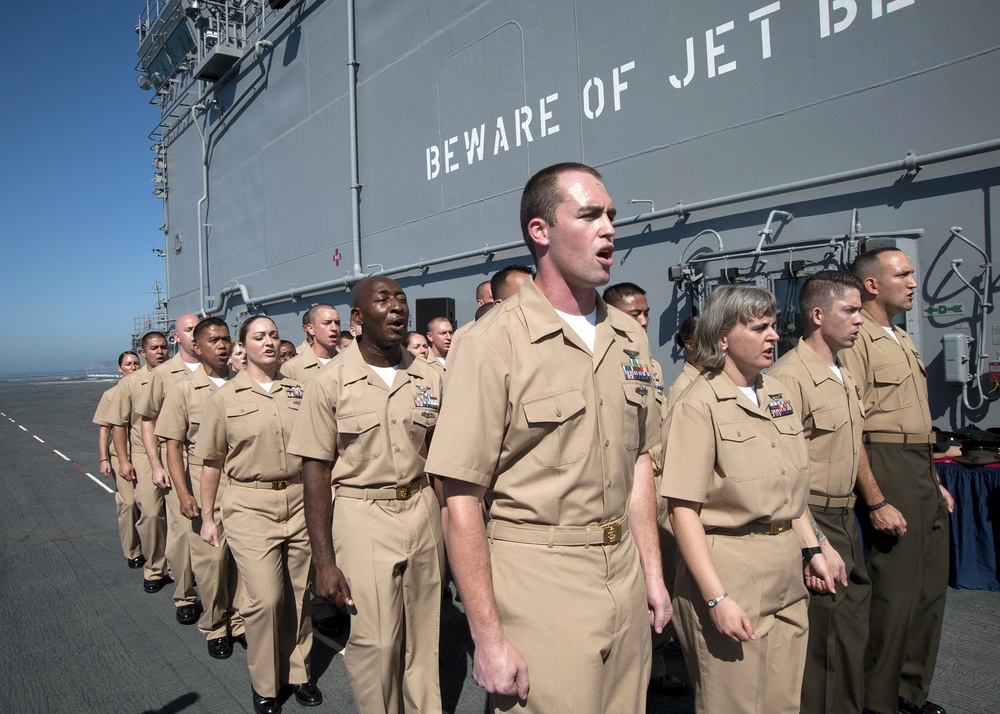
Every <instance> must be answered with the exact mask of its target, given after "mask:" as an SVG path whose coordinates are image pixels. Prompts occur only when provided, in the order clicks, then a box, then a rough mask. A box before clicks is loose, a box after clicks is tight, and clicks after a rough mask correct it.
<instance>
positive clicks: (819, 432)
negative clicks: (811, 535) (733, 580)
mask: <svg viewBox="0 0 1000 714" xmlns="http://www.w3.org/2000/svg"><path fill="white" fill-rule="evenodd" d="M799 312H800V314H801V316H802V321H803V324H804V325H805V327H804V330H805V336H804V337H803V338H802V339H801V340H800V341H799V343H798V345H797V346H796V347H795V349H794V350H792V351H791V352H788V353H786V354H784V355H782V357H781V359H779V360H778V361H777V362H775V364H774V366H773V367H772V368H771V369H769V370H768V375H769V376H771V377H774V378H775V379H777V380H778V381H780V382H781V383H782V384H784V385H785V387H786V388H787V389H786V392H785V396H786V397H787V398H788V400H789V401H790V402H791V404H792V407H793V408H794V409H795V410H796V411H797V412H798V413H799V415H800V417H801V419H802V424H803V426H804V427H805V431H804V433H805V437H806V442H807V444H808V445H809V510H810V511H811V513H812V515H813V518H814V520H815V521H816V528H817V531H816V536H817V538H819V541H820V545H821V546H822V548H823V554H824V555H825V556H826V559H827V562H828V563H829V564H830V567H831V569H832V570H833V574H834V578H835V579H836V580H838V581H839V582H840V583H841V584H843V585H844V586H845V587H842V588H838V589H837V592H835V593H827V594H813V596H812V597H811V598H810V600H809V648H808V652H807V656H806V668H805V674H804V676H803V679H802V711H804V712H815V713H816V714H823V713H824V712H825V713H826V714H831V713H833V712H843V713H844V714H857V713H858V712H860V711H861V708H862V707H863V706H864V652H865V646H866V645H867V644H868V607H869V601H870V598H871V581H870V580H869V579H868V572H867V571H866V570H865V562H864V554H863V552H862V549H861V538H860V536H859V534H858V528H857V525H856V524H855V520H854V511H853V507H854V501H855V498H854V481H855V475H856V474H857V471H858V460H859V459H864V461H865V464H866V465H867V458H865V454H864V449H863V448H862V443H861V431H862V428H863V427H864V414H863V412H862V407H861V390H860V389H858V386H857V384H855V382H854V378H853V377H851V374H850V372H848V371H847V370H846V369H845V368H844V367H843V366H842V365H841V363H840V361H839V360H838V359H837V355H838V354H839V353H840V352H841V351H842V350H844V349H846V348H848V347H850V346H851V345H853V344H854V341H855V340H856V339H857V338H858V334H859V329H860V327H861V323H862V318H861V283H860V281H859V280H858V279H857V278H855V277H854V276H853V275H851V274H850V273H846V272H835V271H825V272H820V273H816V274H815V275H813V276H811V277H810V278H809V279H808V280H806V282H805V284H804V285H803V286H802V288H801V290H800V292H799Z"/></svg>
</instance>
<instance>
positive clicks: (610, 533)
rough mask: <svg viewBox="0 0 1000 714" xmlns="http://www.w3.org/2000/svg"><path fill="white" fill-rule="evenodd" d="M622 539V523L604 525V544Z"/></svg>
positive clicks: (611, 543) (612, 543) (610, 543)
mask: <svg viewBox="0 0 1000 714" xmlns="http://www.w3.org/2000/svg"><path fill="white" fill-rule="evenodd" d="M621 539H622V524H621V523H612V524H611V525H610V526H604V545H614V544H615V543H617V542H618V541H620V540H621Z"/></svg>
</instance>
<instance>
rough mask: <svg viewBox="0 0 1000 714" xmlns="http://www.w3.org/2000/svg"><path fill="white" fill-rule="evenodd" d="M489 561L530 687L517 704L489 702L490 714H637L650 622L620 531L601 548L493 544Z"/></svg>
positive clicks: (628, 539) (504, 621) (503, 618)
mask: <svg viewBox="0 0 1000 714" xmlns="http://www.w3.org/2000/svg"><path fill="white" fill-rule="evenodd" d="M490 558H491V564H492V574H493V588H494V591H495V595H496V601H497V609H498V612H499V615H500V624H501V625H502V626H503V629H504V633H505V634H506V636H507V639H508V640H510V642H511V643H512V644H513V645H514V646H515V647H516V648H517V649H518V651H519V652H520V653H521V655H522V656H523V657H524V659H525V661H526V662H527V663H528V679H529V681H530V687H531V691H530V692H529V693H528V698H527V700H526V701H525V702H518V700H517V698H516V697H509V696H491V697H490V705H491V707H492V709H493V711H494V712H507V711H517V712H519V713H521V712H528V713H531V712H538V713H545V714H548V713H550V712H573V714H588V713H589V714H603V713H604V712H641V711H645V706H646V688H647V686H648V685H649V667H650V644H649V615H648V609H647V606H646V589H645V584H644V582H643V579H642V573H641V571H640V568H639V554H638V552H637V551H636V549H635V545H634V543H633V541H632V535H631V533H630V532H629V531H628V530H625V532H624V533H623V535H622V539H621V541H620V542H619V543H618V544H617V545H608V546H602V545H592V546H589V547H588V546H554V547H551V548H550V547H548V546H546V545H530V544H525V543H512V542H509V541H502V540H493V541H492V543H491V544H490Z"/></svg>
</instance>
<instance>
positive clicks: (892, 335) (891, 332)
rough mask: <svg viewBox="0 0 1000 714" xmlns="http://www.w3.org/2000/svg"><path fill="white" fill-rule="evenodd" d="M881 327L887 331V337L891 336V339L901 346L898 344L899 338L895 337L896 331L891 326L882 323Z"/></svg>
mask: <svg viewBox="0 0 1000 714" xmlns="http://www.w3.org/2000/svg"><path fill="white" fill-rule="evenodd" d="M882 329H883V330H885V331H886V332H888V333H889V337H891V338H892V339H894V340H896V344H897V345H899V346H900V347H902V345H900V344H899V338H898V337H896V332H895V331H894V330H893V329H892V328H891V327H886V326H885V325H883V326H882Z"/></svg>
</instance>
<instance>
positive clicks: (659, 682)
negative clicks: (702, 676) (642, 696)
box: [646, 675, 691, 697]
mask: <svg viewBox="0 0 1000 714" xmlns="http://www.w3.org/2000/svg"><path fill="white" fill-rule="evenodd" d="M646 691H647V693H649V694H659V695H660V696H666V697H683V696H685V695H687V694H690V693H691V686H690V685H689V684H688V683H687V682H685V681H684V680H683V679H677V677H671V676H670V675H663V676H662V677H657V678H656V679H651V680H649V686H648V688H647V689H646Z"/></svg>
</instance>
